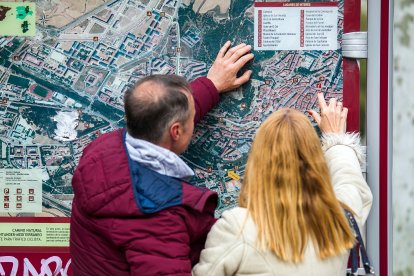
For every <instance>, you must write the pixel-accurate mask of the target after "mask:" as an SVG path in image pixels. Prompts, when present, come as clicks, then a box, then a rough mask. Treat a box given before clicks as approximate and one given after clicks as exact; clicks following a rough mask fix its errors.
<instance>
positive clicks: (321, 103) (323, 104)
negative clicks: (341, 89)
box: [318, 92, 327, 110]
mask: <svg viewBox="0 0 414 276" xmlns="http://www.w3.org/2000/svg"><path fill="white" fill-rule="evenodd" d="M318 103H319V108H320V109H321V110H323V109H325V108H326V107H327V105H326V102H325V97H324V96H323V93H322V92H319V93H318Z"/></svg>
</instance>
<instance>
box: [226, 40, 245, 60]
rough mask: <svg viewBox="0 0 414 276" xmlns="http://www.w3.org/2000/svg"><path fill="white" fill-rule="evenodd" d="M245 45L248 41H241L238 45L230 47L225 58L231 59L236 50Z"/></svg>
mask: <svg viewBox="0 0 414 276" xmlns="http://www.w3.org/2000/svg"><path fill="white" fill-rule="evenodd" d="M244 46H246V43H241V44H239V45H237V46H234V47H233V48H230V49H229V50H228V51H227V53H226V54H225V55H224V58H225V59H229V58H230V57H231V56H232V55H233V54H234V53H235V52H237V50H239V49H240V48H243V47H244Z"/></svg>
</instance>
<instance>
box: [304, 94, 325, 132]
mask: <svg viewBox="0 0 414 276" xmlns="http://www.w3.org/2000/svg"><path fill="white" fill-rule="evenodd" d="M324 101H325V100H324ZM308 112H309V113H310V115H312V117H313V119H314V120H315V122H316V124H317V125H318V126H319V124H320V122H321V116H319V113H318V112H316V111H315V110H309V111H308Z"/></svg>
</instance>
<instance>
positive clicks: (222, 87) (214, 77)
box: [207, 41, 254, 93]
mask: <svg viewBox="0 0 414 276" xmlns="http://www.w3.org/2000/svg"><path fill="white" fill-rule="evenodd" d="M230 45H231V42H230V41H227V42H226V43H225V44H224V46H223V47H222V48H221V49H220V51H219V53H218V55H217V58H216V60H215V61H214V63H213V65H212V66H211V68H210V70H209V71H208V74H207V78H209V79H210V80H211V81H212V82H213V83H214V86H215V87H216V88H217V90H218V92H219V93H223V92H227V91H231V90H233V89H236V88H238V87H239V86H241V85H242V84H244V83H246V82H247V81H248V80H249V79H250V76H251V75H252V70H248V71H246V72H244V74H243V75H241V76H240V77H237V73H238V72H239V71H240V69H241V68H242V67H243V66H244V65H245V64H246V63H247V62H249V61H250V60H251V59H253V57H254V55H253V54H252V53H249V52H250V50H251V49H252V46H250V45H246V44H245V43H242V44H239V45H237V46H234V47H232V48H230ZM229 48H230V49H229Z"/></svg>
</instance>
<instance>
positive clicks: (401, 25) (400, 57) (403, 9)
mask: <svg viewBox="0 0 414 276" xmlns="http://www.w3.org/2000/svg"><path fill="white" fill-rule="evenodd" d="M393 86H394V87H393V94H394V95H393V101H394V106H393V109H394V114H393V117H394V120H393V124H394V125H393V126H394V133H393V174H392V177H393V191H392V193H393V271H394V275H396V276H402V275H404V276H405V275H407V276H409V275H414V0H394V81H393Z"/></svg>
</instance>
